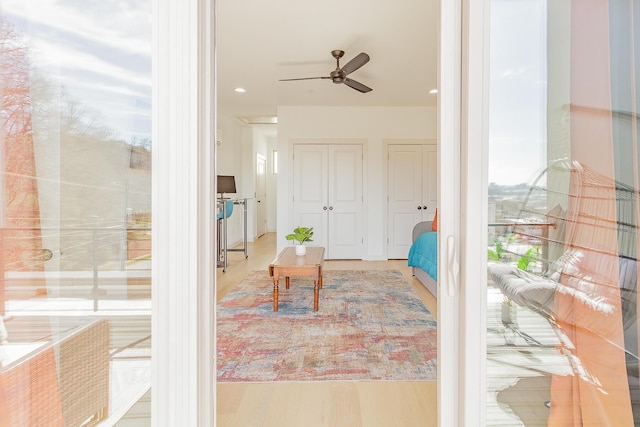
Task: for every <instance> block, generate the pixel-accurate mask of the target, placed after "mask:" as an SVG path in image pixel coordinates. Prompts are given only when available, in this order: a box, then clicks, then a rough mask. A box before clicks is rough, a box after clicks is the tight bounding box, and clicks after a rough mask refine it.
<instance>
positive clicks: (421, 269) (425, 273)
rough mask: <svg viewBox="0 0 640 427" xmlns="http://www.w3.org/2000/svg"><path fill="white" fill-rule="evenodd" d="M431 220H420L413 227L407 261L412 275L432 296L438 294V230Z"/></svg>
mask: <svg viewBox="0 0 640 427" xmlns="http://www.w3.org/2000/svg"><path fill="white" fill-rule="evenodd" d="M432 225H433V221H422V222H419V223H417V224H416V225H415V226H414V227H413V239H412V242H413V243H412V245H411V248H410V249H409V255H408V257H407V258H408V259H407V262H408V264H409V267H412V270H413V275H414V276H415V277H416V278H417V279H418V280H419V281H420V283H422V284H423V285H424V286H425V287H426V288H427V289H428V290H429V292H431V293H432V294H433V296H435V297H437V296H438V232H437V231H432Z"/></svg>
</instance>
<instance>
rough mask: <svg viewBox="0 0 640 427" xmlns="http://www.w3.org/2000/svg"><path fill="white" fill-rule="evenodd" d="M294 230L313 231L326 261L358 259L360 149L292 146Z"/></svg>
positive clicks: (360, 251)
mask: <svg viewBox="0 0 640 427" xmlns="http://www.w3.org/2000/svg"><path fill="white" fill-rule="evenodd" d="M293 163H294V168H293V170H294V173H293V179H294V182H293V218H294V224H293V226H294V227H297V226H304V227H313V229H314V236H313V243H312V244H313V245H317V246H324V247H325V248H326V252H325V254H326V255H325V256H326V258H330V259H361V258H362V246H363V242H362V230H363V227H362V215H363V207H362V206H363V200H362V199H363V198H362V145H341V144H333V145H332V144H295V145H294V147H293Z"/></svg>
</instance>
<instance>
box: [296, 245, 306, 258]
mask: <svg viewBox="0 0 640 427" xmlns="http://www.w3.org/2000/svg"><path fill="white" fill-rule="evenodd" d="M306 254H307V247H306V246H305V245H296V255H298V256H304V255H306Z"/></svg>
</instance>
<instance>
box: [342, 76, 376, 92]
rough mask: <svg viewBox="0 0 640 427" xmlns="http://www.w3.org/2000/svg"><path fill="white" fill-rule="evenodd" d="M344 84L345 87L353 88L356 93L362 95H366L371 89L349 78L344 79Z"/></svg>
mask: <svg viewBox="0 0 640 427" xmlns="http://www.w3.org/2000/svg"><path fill="white" fill-rule="evenodd" d="M343 83H344V84H346V85H347V86H349V87H350V88H353V89H355V90H357V91H358V92H362V93H367V92H371V91H372V90H373V89H371V88H370V87H369V86H365V85H363V84H362V83H360V82H357V81H355V80H352V79H350V78H348V77H347V78H346V79H344V82H343Z"/></svg>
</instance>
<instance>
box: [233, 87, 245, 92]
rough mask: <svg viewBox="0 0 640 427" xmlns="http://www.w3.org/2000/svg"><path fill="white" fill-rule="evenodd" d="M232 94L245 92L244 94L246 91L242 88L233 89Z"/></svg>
mask: <svg viewBox="0 0 640 427" xmlns="http://www.w3.org/2000/svg"><path fill="white" fill-rule="evenodd" d="M234 92H238V93H245V92H246V90H245V89H244V88H241V87H237V88H235V89H234Z"/></svg>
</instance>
